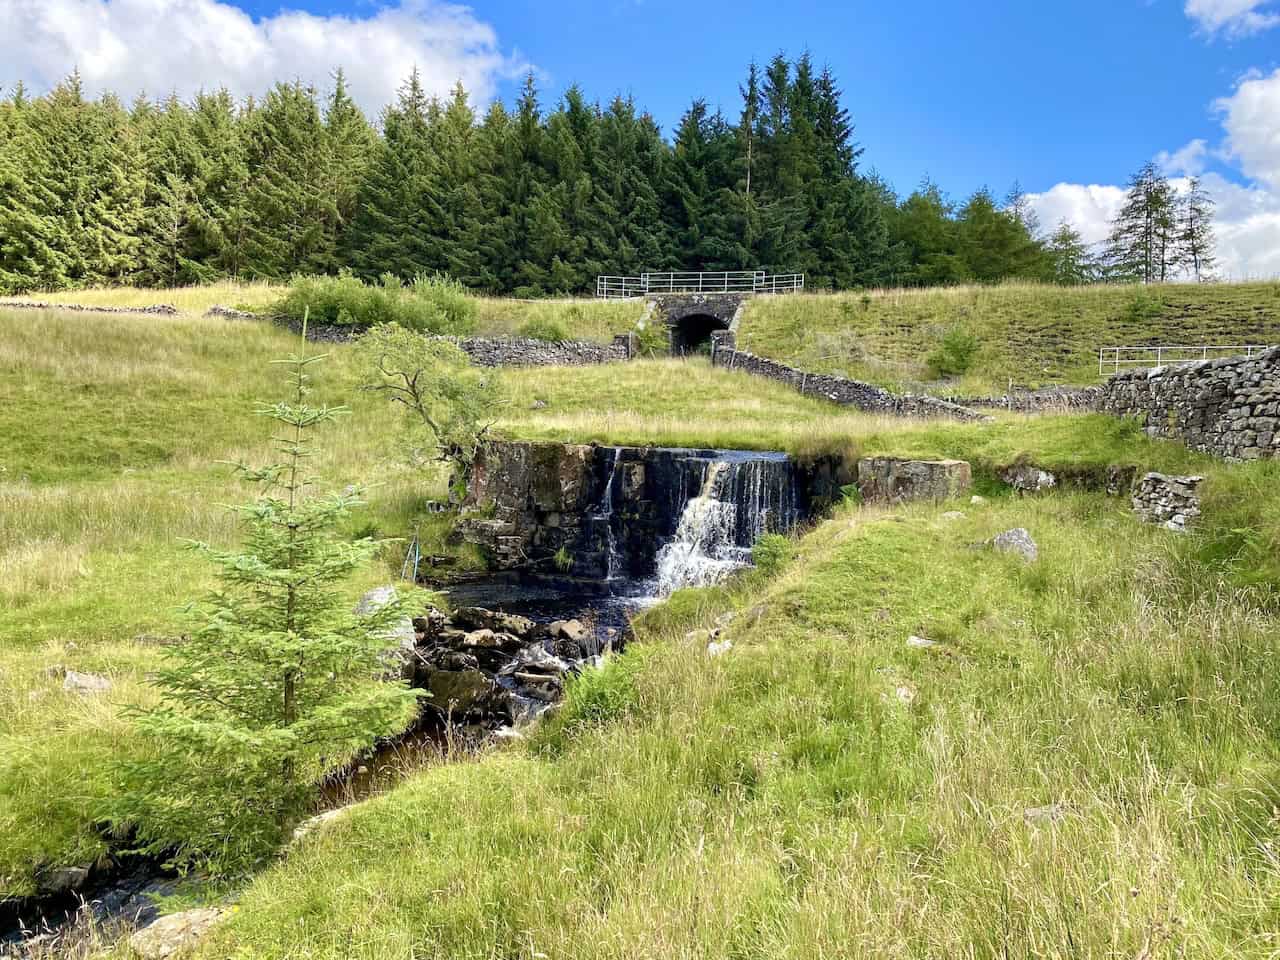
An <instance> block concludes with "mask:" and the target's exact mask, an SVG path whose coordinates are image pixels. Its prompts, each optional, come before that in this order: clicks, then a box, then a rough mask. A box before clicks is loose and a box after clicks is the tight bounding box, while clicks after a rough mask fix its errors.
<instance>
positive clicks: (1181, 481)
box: [1133, 473, 1204, 532]
mask: <svg viewBox="0 0 1280 960" xmlns="http://www.w3.org/2000/svg"><path fill="white" fill-rule="evenodd" d="M1203 482H1204V477H1170V476H1166V475H1165V474H1163V473H1148V474H1147V475H1146V476H1144V477H1143V478H1142V479H1141V480H1140V481H1138V485H1137V486H1136V487H1135V488H1134V491H1133V512H1134V513H1136V514H1137V515H1138V516H1139V517H1140V518H1141V519H1142V520H1145V521H1146V522H1147V523H1158V524H1161V525H1162V526H1164V527H1166V528H1167V529H1169V530H1177V531H1179V532H1181V531H1183V530H1186V529H1187V524H1189V523H1191V522H1192V521H1193V520H1195V519H1196V518H1197V517H1198V516H1200V494H1199V493H1198V492H1197V488H1198V487H1199V486H1200V484H1201V483H1203Z"/></svg>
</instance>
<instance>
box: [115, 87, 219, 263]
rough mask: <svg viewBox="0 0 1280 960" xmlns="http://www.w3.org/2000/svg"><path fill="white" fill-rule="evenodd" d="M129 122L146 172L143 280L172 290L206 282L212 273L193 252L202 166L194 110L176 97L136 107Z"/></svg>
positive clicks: (142, 250) (141, 259)
mask: <svg viewBox="0 0 1280 960" xmlns="http://www.w3.org/2000/svg"><path fill="white" fill-rule="evenodd" d="M131 120H132V123H133V126H134V129H135V130H136V131H137V133H138V135H139V136H140V137H141V138H142V143H143V148H142V149H143V157H144V163H145V168H146V173H147V184H146V193H145V202H144V208H143V216H142V236H141V241H142V243H141V250H140V252H139V261H140V262H139V280H140V282H142V283H144V284H149V285H152V286H170V287H171V286H177V285H179V284H184V283H194V282H198V281H200V280H203V279H208V278H209V277H210V275H211V272H210V271H209V270H207V269H206V268H205V267H204V265H203V264H201V263H200V262H199V261H198V259H196V258H197V257H198V256H199V251H198V250H195V249H193V247H194V241H195V238H194V236H193V235H194V232H195V228H194V221H195V218H196V212H197V209H198V198H197V196H196V193H195V191H196V175H197V172H198V171H199V170H200V168H201V166H202V163H201V158H200V157H199V151H200V144H199V142H198V141H197V140H196V139H195V137H194V135H193V133H192V130H191V114H190V111H189V110H188V109H187V108H186V106H184V105H183V104H182V103H181V102H179V100H178V98H177V97H176V96H174V97H170V98H169V99H168V100H166V101H165V103H164V104H163V105H162V106H161V107H160V108H159V109H155V108H152V107H151V106H150V105H149V104H146V103H140V104H138V105H137V106H135V108H134V110H133V113H132V117H131Z"/></svg>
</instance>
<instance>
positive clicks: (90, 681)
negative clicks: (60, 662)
mask: <svg viewBox="0 0 1280 960" xmlns="http://www.w3.org/2000/svg"><path fill="white" fill-rule="evenodd" d="M62 689H63V690H65V691H66V692H67V693H78V694H80V695H81V696H83V697H92V696H97V695H98V694H102V693H109V692H110V691H111V681H110V680H108V679H107V678H106V677H103V676H99V675H98V674H96V673H76V671H74V670H68V671H67V673H66V676H65V677H63V680H62Z"/></svg>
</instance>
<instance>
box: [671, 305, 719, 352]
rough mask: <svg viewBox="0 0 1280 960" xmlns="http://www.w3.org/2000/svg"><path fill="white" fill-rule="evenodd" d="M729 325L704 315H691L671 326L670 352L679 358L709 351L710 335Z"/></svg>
mask: <svg viewBox="0 0 1280 960" xmlns="http://www.w3.org/2000/svg"><path fill="white" fill-rule="evenodd" d="M728 329H729V324H728V323H727V322H726V321H724V320H721V319H720V318H719V317H713V316H711V315H710V314H706V313H691V314H689V315H687V316H684V317H681V318H680V319H679V320H677V321H676V322H675V323H673V324H672V325H671V352H672V353H673V354H674V355H676V356H678V357H680V356H686V355H688V354H691V353H701V352H705V351H708V350H710V349H711V334H713V333H714V332H715V331H717V330H728Z"/></svg>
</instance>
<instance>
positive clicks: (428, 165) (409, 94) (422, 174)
mask: <svg viewBox="0 0 1280 960" xmlns="http://www.w3.org/2000/svg"><path fill="white" fill-rule="evenodd" d="M427 108H428V104H427V97H426V93H425V92H424V91H423V88H422V77H421V75H420V74H419V73H418V71H417V69H416V68H415V69H414V71H413V72H412V73H411V74H410V75H409V77H408V79H407V80H406V81H405V83H404V85H403V86H402V87H401V88H400V92H399V95H398V97H397V100H396V104H395V105H394V106H393V107H390V108H388V110H387V111H386V112H385V113H384V115H383V118H382V127H383V135H382V142H381V144H380V145H379V146H378V148H377V149H376V150H375V151H374V155H373V158H372V160H371V161H370V164H369V168H368V172H367V175H366V177H365V180H364V184H363V186H362V188H361V193H360V205H359V209H358V211H357V213H356V216H355V219H354V221H353V222H352V225H351V228H350V229H349V230H348V231H347V235H346V239H345V247H346V262H347V263H348V264H350V265H351V267H352V268H353V269H354V270H355V272H356V273H357V274H358V275H359V276H362V277H365V278H366V279H374V278H376V277H378V276H380V275H381V274H384V273H389V274H392V275H394V276H397V277H401V278H409V277H412V276H414V275H415V274H417V273H422V272H426V271H429V270H430V268H431V265H432V262H433V261H434V260H436V259H437V251H436V244H435V237H436V233H435V226H436V224H437V223H438V220H439V210H438V209H431V203H432V202H433V201H434V200H435V196H436V193H435V189H434V179H435V157H434V155H433V154H432V152H431V144H430V139H429V136H428V119H427Z"/></svg>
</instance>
